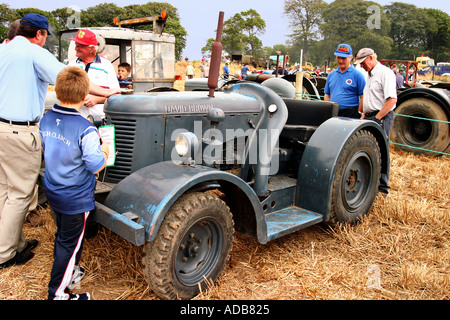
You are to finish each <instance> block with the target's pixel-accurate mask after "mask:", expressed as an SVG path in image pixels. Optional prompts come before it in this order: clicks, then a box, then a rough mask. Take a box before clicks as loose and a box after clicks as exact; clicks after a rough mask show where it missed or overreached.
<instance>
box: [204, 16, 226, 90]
mask: <svg viewBox="0 0 450 320" xmlns="http://www.w3.org/2000/svg"><path fill="white" fill-rule="evenodd" d="M223 16H224V12H223V11H220V12H219V24H218V26H217V34H216V42H214V43H213V45H212V52H211V66H210V74H209V78H208V88H209V95H208V97H210V98H214V91H215V90H216V88H217V86H218V84H219V75H220V61H221V59H222V42H221V41H222V30H223Z"/></svg>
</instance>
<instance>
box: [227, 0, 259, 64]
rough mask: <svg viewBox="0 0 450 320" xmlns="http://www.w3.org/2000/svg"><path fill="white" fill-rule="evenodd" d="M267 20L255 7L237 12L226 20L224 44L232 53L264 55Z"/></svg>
mask: <svg viewBox="0 0 450 320" xmlns="http://www.w3.org/2000/svg"><path fill="white" fill-rule="evenodd" d="M265 30H266V22H265V21H264V20H263V19H262V18H261V16H260V15H259V13H258V12H256V11H255V10H254V9H250V10H247V11H243V12H241V13H236V14H235V15H234V16H233V17H231V18H230V19H228V20H226V21H225V22H224V27H223V35H222V45H223V48H224V50H226V51H227V52H228V53H230V54H242V53H244V54H250V55H252V56H255V57H258V56H261V55H262V41H261V40H260V39H259V37H258V36H260V35H262V34H264V32H265Z"/></svg>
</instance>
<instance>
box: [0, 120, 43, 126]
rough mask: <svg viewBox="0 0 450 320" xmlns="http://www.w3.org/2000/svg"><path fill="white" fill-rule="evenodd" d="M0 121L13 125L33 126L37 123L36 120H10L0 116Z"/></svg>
mask: <svg viewBox="0 0 450 320" xmlns="http://www.w3.org/2000/svg"><path fill="white" fill-rule="evenodd" d="M0 121H1V122H5V123H9V124H13V125H15V126H34V125H35V124H36V123H37V121H11V120H6V119H3V118H0Z"/></svg>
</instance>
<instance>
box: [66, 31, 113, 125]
mask: <svg viewBox="0 0 450 320" xmlns="http://www.w3.org/2000/svg"><path fill="white" fill-rule="evenodd" d="M70 40H73V41H75V51H76V56H77V59H75V60H73V61H71V62H69V66H77V67H80V68H83V69H84V70H85V71H86V72H87V74H88V77H89V80H91V82H93V83H95V84H96V85H99V86H100V87H103V88H106V89H119V88H120V85H119V81H118V80H117V76H116V71H115V70H114V67H113V65H112V64H111V62H110V61H108V60H107V59H105V58H101V57H100V56H99V55H98V54H97V51H98V42H97V37H96V36H95V34H94V33H93V32H92V31H90V30H83V29H81V30H79V31H78V33H77V36H76V37H75V38H71V39H70ZM105 101H106V98H105V97H99V96H95V95H88V96H87V97H86V100H85V101H84V106H83V107H81V109H80V113H81V114H82V115H83V117H85V118H87V117H88V116H89V115H92V116H96V117H101V118H102V119H103V118H104V117H105V113H104V112H103V104H104V102H105Z"/></svg>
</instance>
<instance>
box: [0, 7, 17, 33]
mask: <svg viewBox="0 0 450 320" xmlns="http://www.w3.org/2000/svg"><path fill="white" fill-rule="evenodd" d="M18 18H19V17H18V15H17V13H16V11H15V10H14V9H11V8H9V6H8V5H7V4H6V3H0V42H3V40H5V39H6V34H7V33H8V29H9V25H10V24H11V23H12V22H13V21H14V20H16V19H18Z"/></svg>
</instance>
